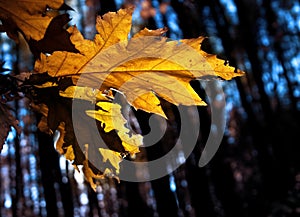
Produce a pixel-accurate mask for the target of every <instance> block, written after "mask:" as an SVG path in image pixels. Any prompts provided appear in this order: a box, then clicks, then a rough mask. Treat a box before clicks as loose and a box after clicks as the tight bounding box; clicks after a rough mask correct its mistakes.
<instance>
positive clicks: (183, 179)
mask: <svg viewBox="0 0 300 217" xmlns="http://www.w3.org/2000/svg"><path fill="white" fill-rule="evenodd" d="M66 3H67V4H69V5H70V6H71V7H72V8H73V9H74V11H73V12H72V13H71V16H72V17H73V20H72V21H71V22H73V23H76V25H77V26H78V27H79V29H80V30H81V31H82V32H83V33H84V35H85V36H86V37H87V38H93V35H94V34H95V30H94V22H95V14H99V15H102V14H104V13H106V12H108V11H116V10H117V9H119V8H120V7H126V6H129V5H135V6H136V11H135V13H134V16H133V28H132V31H133V32H134V31H137V30H139V29H141V28H143V27H145V26H146V27H148V28H150V29H156V28H161V27H165V26H166V27H168V29H169V31H168V32H167V36H168V37H171V38H173V39H179V38H195V37H198V36H200V35H202V36H208V39H207V40H206V42H205V43H204V44H203V45H202V46H203V49H204V50H206V51H208V52H211V53H217V54H218V56H220V57H221V58H223V59H225V60H228V61H229V62H230V64H231V65H233V66H237V67H238V68H239V69H241V70H243V71H245V72H246V75H245V76H244V77H241V78H236V79H234V80H232V81H229V82H227V81H226V82H222V81H211V82H215V84H214V85H215V86H216V88H217V89H218V87H219V86H222V88H223V89H224V91H225V94H226V115H227V125H226V132H225V135H224V137H223V140H222V144H221V145H220V148H219V150H218V152H217V153H216V155H215V156H214V158H213V159H212V161H211V162H210V163H209V164H208V165H206V166H205V167H202V168H200V167H198V160H199V158H200V155H201V150H202V149H203V147H204V145H205V143H206V139H207V137H208V134H209V132H210V128H211V126H210V106H208V107H199V108H198V112H199V114H200V120H201V126H200V128H201V132H200V136H199V139H198V143H197V145H196V147H195V149H194V151H193V153H192V154H191V155H190V156H189V158H188V159H187V161H186V162H185V164H183V165H182V166H181V167H179V168H178V169H177V170H176V171H175V172H173V173H171V174H169V175H168V176H165V177H163V178H161V179H158V180H154V181H151V182H144V183H133V182H123V181H121V183H120V184H118V183H117V182H116V181H115V180H103V181H101V183H100V185H99V187H98V188H97V190H96V192H94V191H93V190H92V189H91V188H90V187H89V185H88V184H86V183H85V181H84V179H83V177H82V174H78V173H77V172H76V171H75V170H74V169H73V167H72V165H70V163H69V162H67V161H66V160H65V159H64V158H63V157H60V156H59V155H58V153H57V152H56V151H55V149H54V146H53V142H52V139H51V138H49V137H48V136H47V135H44V134H43V133H40V132H38V131H37V129H36V122H37V117H36V115H35V114H34V113H33V112H32V111H31V110H30V109H28V101H27V100H26V99H22V100H18V101H16V102H15V103H14V105H13V106H14V108H15V110H16V111H17V112H16V116H17V117H18V119H19V120H21V123H20V124H21V126H22V128H23V132H22V134H21V136H19V137H16V136H15V132H12V133H10V134H9V137H8V139H7V142H6V144H5V145H4V146H3V150H2V152H1V156H0V168H1V179H0V183H1V187H0V217H11V216H12V217H21V216H26V217H27V216H32V217H35V216H43V217H44V216H48V217H62V216H66V217H70V216H76V217H79V216H90V217H92V216H101V217H108V216H110V217H117V216H120V217H170V216H171V217H177V216H178V217H296V216H300V140H299V137H298V136H299V134H300V84H299V83H300V34H299V33H300V3H299V1H292V0H290V1H287V0H228V1H225V0H198V1H197V0H194V1H193V0H152V1H151V0H145V1H138V0H136V1H135V0H128V1H122V0H116V1H113V0H86V1H84V0H69V1H66ZM0 37H1V38H0V42H1V47H0V48H1V50H0V58H1V60H3V61H5V64H6V65H5V67H6V68H11V69H12V70H13V71H15V72H20V71H28V70H31V69H32V66H33V58H32V55H31V54H30V52H29V51H28V48H27V47H26V45H25V44H24V43H22V40H21V42H20V44H15V43H14V42H12V41H11V40H10V39H8V38H7V36H6V35H5V34H1V35H0ZM193 87H194V88H195V90H196V91H197V92H198V93H199V95H201V96H203V97H205V92H204V91H203V89H202V88H201V85H199V83H198V82H195V83H193ZM162 103H163V106H164V109H165V111H166V112H167V113H168V115H169V116H170V117H174V119H171V120H170V121H169V125H168V127H169V128H168V129H173V130H168V131H167V132H168V133H169V136H168V137H166V138H164V139H162V140H161V141H160V142H158V143H157V144H156V145H155V146H153V147H151V148H149V149H148V150H147V159H148V160H151V159H155V158H157V157H159V156H161V155H162V154H164V153H166V152H167V150H168V148H169V147H170V146H171V145H172V144H173V142H174V140H175V139H174V138H176V132H177V131H176V129H177V128H178V126H179V125H180V123H179V121H178V120H177V119H176V117H177V116H178V114H177V110H176V107H174V106H172V105H170V104H168V103H166V102H162ZM211 103H218V94H216V95H215V97H213V98H212V99H211ZM135 115H136V117H137V120H138V122H139V124H140V128H141V132H142V133H144V134H147V133H148V132H149V130H150V129H149V123H148V119H149V118H150V116H149V114H146V113H144V112H136V113H135ZM191 122H192V118H191ZM174 129H175V130H174Z"/></svg>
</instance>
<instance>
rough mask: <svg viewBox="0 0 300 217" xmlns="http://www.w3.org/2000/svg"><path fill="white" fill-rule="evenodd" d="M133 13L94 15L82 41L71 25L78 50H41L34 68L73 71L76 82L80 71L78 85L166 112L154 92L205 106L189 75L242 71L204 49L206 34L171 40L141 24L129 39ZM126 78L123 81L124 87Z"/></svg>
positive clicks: (64, 73) (57, 73)
mask: <svg viewBox="0 0 300 217" xmlns="http://www.w3.org/2000/svg"><path fill="white" fill-rule="evenodd" d="M132 12H133V9H132V8H128V9H121V10H119V11H118V13H112V12H110V13H108V14H105V15H104V16H103V18H101V17H98V18H97V23H96V29H97V31H98V34H97V35H96V36H95V39H94V41H90V40H85V39H84V38H83V37H82V35H81V33H80V32H79V31H78V30H77V29H76V28H75V27H73V28H70V29H69V31H70V32H71V33H72V35H71V41H72V42H73V43H74V45H75V47H76V49H78V50H79V51H80V54H75V53H70V52H55V53H53V55H50V56H45V55H42V56H41V60H38V61H36V64H35V71H36V72H39V73H41V72H47V73H48V74H49V75H50V76H53V77H64V76H72V79H73V81H74V83H76V82H77V81H78V79H79V77H80V76H81V81H80V84H77V85H79V86H89V87H93V88H99V89H100V90H107V89H110V88H115V89H119V90H121V91H122V93H124V94H125V96H126V99H127V100H128V102H129V103H130V104H131V105H132V106H133V107H134V108H136V109H142V110H144V111H147V112H151V113H156V114H159V115H162V116H164V117H165V115H164V113H163V111H162V109H161V106H160V103H159V99H158V97H157V96H159V97H162V98H164V99H166V100H167V101H169V102H171V103H173V104H175V105H179V104H183V105H194V104H196V105H205V102H203V101H202V100H201V99H200V98H199V96H198V95H197V94H196V92H195V91H194V90H193V88H192V87H191V86H190V84H189V82H190V81H191V80H193V79H197V78H201V77H202V76H207V75H214V76H219V77H221V78H223V79H226V80H229V79H231V78H233V77H235V76H240V75H242V74H243V73H242V72H241V71H239V70H237V71H235V69H234V68H233V67H230V66H228V65H225V61H224V60H220V59H218V58H217V57H216V55H210V54H207V53H206V52H204V51H202V50H201V49H200V44H201V42H202V41H203V40H204V39H205V38H204V37H199V38H197V39H186V40H181V41H180V42H178V41H169V40H168V39H167V38H165V37H155V36H153V35H158V32H159V31H154V32H153V31H151V30H147V29H145V30H143V31H141V32H139V33H137V34H136V35H135V36H133V38H132V39H131V40H130V41H128V34H129V32H130V26H131V25H130V24H131V14H132ZM160 31H161V32H164V31H163V30H160ZM178 62H179V63H178ZM180 64H183V65H180ZM174 81H176V82H174ZM124 83H126V84H127V85H126V86H122V85H123V84H124ZM99 84H102V86H101V87H99ZM178 86H181V87H182V88H181V89H178ZM183 89H184V91H182V90H183ZM133 90H134V91H133Z"/></svg>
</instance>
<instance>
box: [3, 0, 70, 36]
mask: <svg viewBox="0 0 300 217" xmlns="http://www.w3.org/2000/svg"><path fill="white" fill-rule="evenodd" d="M69 9H70V7H69V6H67V5H66V4H65V3H64V0H46V1H35V0H10V1H7V0H0V20H1V21H2V30H5V31H6V32H7V34H8V35H9V36H10V37H11V38H13V39H15V40H17V31H21V32H22V33H23V34H24V36H25V38H26V40H29V39H34V40H37V41H38V40H41V39H42V38H43V37H44V35H45V32H46V29H47V28H48V26H49V24H50V22H51V20H52V19H53V18H54V17H55V16H57V15H58V14H57V13H55V11H56V10H69Z"/></svg>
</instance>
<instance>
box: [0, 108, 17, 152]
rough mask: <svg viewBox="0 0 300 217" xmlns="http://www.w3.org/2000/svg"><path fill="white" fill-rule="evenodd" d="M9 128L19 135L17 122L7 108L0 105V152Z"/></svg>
mask: <svg viewBox="0 0 300 217" xmlns="http://www.w3.org/2000/svg"><path fill="white" fill-rule="evenodd" d="M11 127H13V128H15V130H16V131H17V133H20V128H19V126H18V121H17V120H16V119H15V117H14V116H13V115H12V114H11V111H10V109H9V107H8V106H7V105H5V104H2V103H0V151H1V150H2V147H3V144H4V142H5V140H6V138H7V135H8V133H9V132H10V131H11Z"/></svg>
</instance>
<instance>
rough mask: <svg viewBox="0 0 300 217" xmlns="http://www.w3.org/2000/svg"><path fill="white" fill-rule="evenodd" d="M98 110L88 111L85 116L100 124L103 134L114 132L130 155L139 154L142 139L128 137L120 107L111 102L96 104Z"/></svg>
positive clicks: (135, 136) (140, 137)
mask: <svg viewBox="0 0 300 217" xmlns="http://www.w3.org/2000/svg"><path fill="white" fill-rule="evenodd" d="M96 105H97V106H99V107H100V109H98V110H96V111H94V110H88V111H86V114H87V115H88V116H90V117H92V118H94V119H96V120H98V121H100V122H101V125H102V127H103V129H104V131H105V132H110V131H112V130H116V132H117V134H118V136H119V137H120V139H121V140H122V145H123V146H124V149H125V150H126V151H127V152H129V153H130V154H131V155H134V154H136V153H138V152H139V146H141V145H142V142H143V141H142V139H143V137H142V136H141V135H138V134H132V135H129V133H130V131H129V129H128V128H126V126H125V125H126V124H127V121H126V119H125V118H124V117H123V115H122V113H121V106H120V105H119V104H115V103H111V102H98V103H97V104H96Z"/></svg>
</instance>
